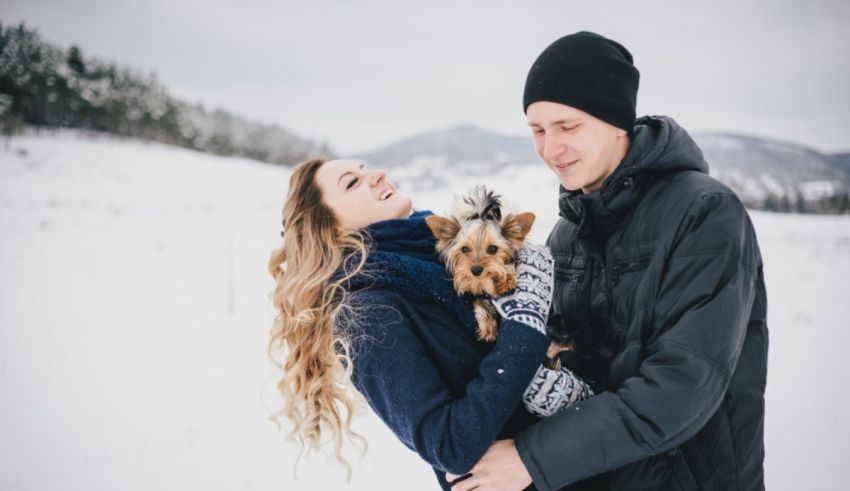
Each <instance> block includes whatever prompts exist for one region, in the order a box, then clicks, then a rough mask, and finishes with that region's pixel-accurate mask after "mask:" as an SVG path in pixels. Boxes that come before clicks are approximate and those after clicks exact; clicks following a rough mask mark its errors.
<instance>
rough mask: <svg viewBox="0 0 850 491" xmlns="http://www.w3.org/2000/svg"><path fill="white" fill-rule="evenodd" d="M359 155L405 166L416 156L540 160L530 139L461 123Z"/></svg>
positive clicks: (477, 161) (487, 161)
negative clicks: (460, 124) (461, 124)
mask: <svg viewBox="0 0 850 491" xmlns="http://www.w3.org/2000/svg"><path fill="white" fill-rule="evenodd" d="M358 158H361V159H364V160H367V161H370V162H375V163H380V164H381V165H382V166H385V167H398V166H404V165H407V164H408V163H410V162H411V161H414V160H416V159H423V158H445V159H448V160H450V161H451V162H453V163H456V164H461V163H468V164H472V165H473V166H474V167H476V168H477V167H478V166H479V165H486V166H487V167H490V166H503V165H506V164H532V163H536V162H539V161H540V158H539V157H538V156H537V154H535V153H534V147H533V146H532V144H531V139H530V138H527V137H522V136H507V135H503V134H500V133H495V132H492V131H488V130H485V129H482V128H478V127H475V126H458V127H455V128H451V129H448V130H444V131H434V132H430V133H423V134H420V135H414V136H411V137H409V138H405V139H404V140H400V141H398V142H395V143H391V144H389V145H387V146H385V147H381V148H379V149H377V150H374V151H372V152H370V153H368V154H364V155H360V156H358Z"/></svg>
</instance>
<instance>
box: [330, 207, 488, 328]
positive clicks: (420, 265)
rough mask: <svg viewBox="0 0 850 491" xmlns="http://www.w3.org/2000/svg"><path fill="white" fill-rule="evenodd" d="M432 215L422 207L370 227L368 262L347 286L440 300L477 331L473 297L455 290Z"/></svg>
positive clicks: (423, 301)
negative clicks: (438, 247) (433, 230)
mask: <svg viewBox="0 0 850 491" xmlns="http://www.w3.org/2000/svg"><path fill="white" fill-rule="evenodd" d="M429 215H432V213H431V212H430V211H419V212H416V213H414V214H413V215H411V216H410V217H409V218H398V219H391V220H384V221H380V222H377V223H374V224H372V225H370V226H369V227H367V228H366V229H365V230H364V232H365V233H366V235H367V236H368V237H369V238H370V242H369V257H368V258H367V259H366V266H365V267H364V269H363V272H362V273H360V274H359V275H357V276H356V277H355V278H352V279H351V280H350V281H349V282H348V285H347V287H348V288H349V289H350V290H360V289H364V288H369V287H383V288H389V289H392V290H393V291H397V292H399V293H401V294H402V295H403V296H404V297H405V298H407V299H408V300H410V301H413V302H422V303H428V302H435V301H436V302H438V303H440V304H442V305H443V306H445V307H446V308H447V309H448V310H450V311H451V312H453V313H454V314H455V316H456V317H457V318H458V319H459V320H460V321H461V322H463V324H464V325H466V326H467V327H469V329H471V330H472V331H473V332H477V329H478V324H477V323H476V321H475V315H474V314H473V310H472V300H473V297H472V296H470V295H458V294H457V293H456V292H455V290H454V287H453V286H452V279H451V277H450V276H449V274H448V272H447V271H446V267H445V265H443V263H442V262H441V261H440V258H439V255H438V254H437V252H436V249H435V246H436V244H437V239H436V238H435V237H434V234H433V233H431V229H429V228H428V225H427V223H426V222H425V218H426V217H427V216H429Z"/></svg>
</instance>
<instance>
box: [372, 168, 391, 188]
mask: <svg viewBox="0 0 850 491" xmlns="http://www.w3.org/2000/svg"><path fill="white" fill-rule="evenodd" d="M386 176H387V173H386V172H385V171H383V170H380V169H378V170H373V171H372V175H370V176H369V182H370V183H371V184H372V186H377V185H378V184H380V183H381V182H383V180H384V178H385V177H386Z"/></svg>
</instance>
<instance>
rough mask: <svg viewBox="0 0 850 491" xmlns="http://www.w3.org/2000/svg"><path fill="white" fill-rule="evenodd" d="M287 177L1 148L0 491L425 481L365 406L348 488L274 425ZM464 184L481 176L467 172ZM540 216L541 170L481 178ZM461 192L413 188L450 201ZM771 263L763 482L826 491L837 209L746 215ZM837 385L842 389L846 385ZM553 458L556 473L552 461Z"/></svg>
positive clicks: (847, 235) (276, 171)
mask: <svg viewBox="0 0 850 491" xmlns="http://www.w3.org/2000/svg"><path fill="white" fill-rule="evenodd" d="M287 179H288V172H287V171H286V170H285V169H282V168H278V167H273V166H268V165H263V164H258V163H255V162H251V161H247V160H242V159H235V158H218V157H213V156H209V155H204V154H200V153H197V152H193V151H189V150H184V149H178V148H173V147H168V146H164V145H158V144H150V143H140V142H135V141H123V140H118V139H113V138H104V137H101V138H92V137H80V136H78V135H77V134H74V133H61V134H59V135H53V136H23V137H18V138H15V139H12V140H11V142H9V143H8V144H7V145H6V146H5V147H4V148H2V149H0V279H2V284H0V489H2V490H4V491H18V490H59V491H72V490H87V491H93V490H114V489H119V490H127V491H131V490H162V491H166V490H169V491H170V490H174V491H178V490H179V491H186V490H195V489H204V490H206V491H216V490H222V491H225V490H227V491H230V490H242V489H244V490H249V489H257V490H277V491H283V490H286V491H306V490H311V491H312V490H327V489H352V490H366V489H369V490H373V489H411V490H413V489H422V490H430V489H435V488H436V483H435V480H434V477H433V475H432V473H431V470H430V468H429V467H428V466H427V465H426V464H424V463H422V462H420V461H419V459H418V457H417V456H416V455H415V454H413V453H412V452H410V451H409V450H407V449H406V448H405V447H403V446H402V445H401V444H400V443H398V442H396V441H395V439H394V437H393V436H392V435H391V434H390V433H389V432H388V431H387V430H385V429H384V428H383V427H382V425H381V423H380V422H379V421H377V419H376V418H375V417H373V416H371V414H369V413H368V410H366V411H364V412H363V416H362V417H360V418H359V419H358V420H356V423H355V424H356V429H357V430H358V431H359V432H360V433H361V434H364V435H365V436H366V437H367V439H368V441H369V444H370V450H369V453H368V454H367V456H366V457H365V459H363V460H362V461H357V460H356V456H354V454H353V453H352V454H350V455H352V456H354V457H355V471H354V475H353V478H352V481H351V483H350V484H348V485H346V483H345V474H344V472H343V471H342V469H341V468H340V467H339V466H337V465H335V464H332V463H328V461H327V460H326V458H325V457H324V456H322V455H314V456H312V457H311V458H310V459H308V460H307V461H304V462H302V464H301V465H300V466H299V468H298V471H299V472H298V479H297V480H295V479H293V476H292V474H293V473H292V468H293V463H294V460H295V457H296V455H297V450H296V448H295V447H294V446H293V445H291V444H290V443H288V442H287V441H286V440H284V438H283V435H282V433H280V432H278V431H277V429H276V427H275V426H274V424H273V423H271V422H270V421H269V420H268V415H269V414H270V413H271V412H272V411H273V410H275V409H276V408H277V407H278V405H279V404H280V401H279V400H278V399H277V398H276V396H275V389H274V383H275V381H276V374H275V373H274V372H273V369H272V366H271V364H270V362H269V361H268V359H267V357H266V354H265V353H266V351H265V349H266V340H267V333H268V329H269V327H270V325H271V321H272V318H273V314H274V313H273V309H272V307H271V305H270V303H269V301H268V299H267V293H268V292H269V291H270V290H271V288H272V282H271V279H270V277H269V276H268V273H267V272H266V261H267V259H268V254H269V252H270V251H271V249H272V248H273V247H275V245H276V243H277V242H278V240H279V231H280V207H281V203H282V199H283V196H284V194H285V189H286V183H287ZM476 182H478V181H476ZM486 182H487V183H488V184H490V185H492V186H493V187H494V188H495V189H497V190H499V191H501V192H502V193H503V194H505V195H506V196H507V197H508V198H510V199H512V200H513V201H514V202H515V203H516V204H517V206H518V207H519V208H521V209H528V210H532V211H535V212H536V213H537V214H538V223H537V225H536V226H535V238H536V239H537V240H538V241H542V240H543V238H544V237H545V235H546V233H547V231H548V229H549V228H550V227H551V224H552V223H553V222H554V220H555V218H556V209H555V208H556V195H555V194H556V192H555V190H556V183H555V181H554V180H553V178H552V177H550V176H549V175H548V171H547V170H546V169H545V168H544V167H543V166H542V165H541V166H538V167H535V168H524V169H522V170H518V169H506V170H505V171H504V172H502V173H501V174H499V175H497V176H493V177H492V178H491V179H489V180H488V181H486ZM471 184H473V182H471V181H470V180H469V179H461V180H459V181H458V182H457V183H456V185H455V187H454V189H451V190H448V189H447V190H439V191H429V192H418V193H416V195H415V196H414V203H415V205H416V206H417V207H419V208H431V209H434V210H435V211H438V212H439V211H443V209H444V208H445V207H446V206H447V203H448V198H449V197H450V196H451V195H452V194H453V193H454V192H461V191H464V190H465V189H467V188H468V187H469V186H470V185H471ZM752 216H753V219H754V222H755V225H756V228H757V231H758V234H759V240H760V243H761V247H762V252H763V255H764V258H765V263H766V268H765V269H766V271H765V274H766V277H767V283H768V302H769V326H770V336H771V338H770V360H769V363H770V368H769V380H768V389H767V390H768V393H767V424H766V437H765V438H766V451H767V460H766V473H767V487H768V489H771V490H796V489H807V490H816V489H824V490H827V489H839V488H841V487H842V486H846V483H847V482H850V466H848V465H846V463H845V462H843V458H844V457H843V456H844V455H846V454H845V453H844V450H845V447H844V445H845V442H847V441H848V440H850V426H848V425H850V416H848V414H850V391H848V390H847V388H846V387H847V382H846V380H845V377H846V375H847V374H848V368H850V357H848V355H847V354H846V353H845V349H846V348H847V346H848V345H850V288H848V286H847V281H848V280H850V217H847V216H844V217H820V216H799V215H780V214H768V213H757V212H755V213H752ZM841 387H845V388H844V389H842V388H841ZM565 465H569V464H568V462H565Z"/></svg>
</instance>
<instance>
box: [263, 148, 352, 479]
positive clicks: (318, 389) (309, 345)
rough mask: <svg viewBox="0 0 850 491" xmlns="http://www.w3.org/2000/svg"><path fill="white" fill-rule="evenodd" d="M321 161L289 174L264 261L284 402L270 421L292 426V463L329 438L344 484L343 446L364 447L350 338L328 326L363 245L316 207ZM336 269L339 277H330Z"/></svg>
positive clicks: (340, 307)
mask: <svg viewBox="0 0 850 491" xmlns="http://www.w3.org/2000/svg"><path fill="white" fill-rule="evenodd" d="M326 161H327V160H326V159H321V158H320V159H311V160H307V161H304V162H302V163H300V164H298V165H297V166H296V167H295V169H294V170H293V172H292V176H291V177H290V180H289V191H288V194H287V197H286V202H285V203H284V206H283V225H284V228H283V233H282V234H281V236H282V239H283V240H282V245H281V246H280V248H278V249H275V250H274V251H272V254H271V258H270V259H269V264H268V269H269V273H271V275H272V277H274V279H275V282H276V283H277V285H276V287H275V289H274V291H273V292H272V293H271V294H270V297H271V300H272V303H273V304H274V306H275V309H276V310H277V315H276V317H275V320H274V325H273V327H272V329H271V333H270V339H269V345H268V355H269V357H270V358H271V360H272V362H273V363H274V364H275V366H277V367H278V368H279V369H280V370H281V378H280V380H279V382H278V384H277V388H278V390H279V391H280V393H281V394H282V395H283V400H284V403H283V407H282V408H281V409H280V410H278V411H277V412H275V413H274V414H272V415H271V419H272V420H273V421H274V422H275V423H277V424H278V427H280V421H279V420H280V419H282V418H283V417H285V418H286V419H288V420H289V422H290V423H291V424H292V426H293V428H292V431H291V432H290V433H289V437H290V438H291V439H292V440H295V441H297V442H298V443H299V444H300V447H301V449H300V452H299V455H298V460H300V459H301V456H302V455H303V454H304V451H305V448H306V449H307V450H308V451H309V450H318V449H320V448H321V447H323V446H324V445H325V444H326V443H327V442H323V441H322V437H323V435H326V434H328V433H329V434H330V436H331V440H332V442H333V447H332V449H333V454H332V455H333V457H335V458H336V460H337V461H339V462H340V463H341V464H342V465H344V466H345V468H346V470H347V473H348V476H349V478H350V476H351V465H350V464H349V463H348V461H347V460H346V459H345V458H344V457H343V456H342V449H343V445H344V443H345V440H346V439H348V440H349V441H352V442H353V443H357V444H359V446H360V447H361V448H362V452H363V453H365V452H366V448H367V446H366V441H365V439H363V438H362V437H361V436H360V435H358V434H357V433H355V432H354V431H352V429H351V418H352V414H353V412H354V410H355V403H354V398H355V395H354V394H355V393H354V389H353V386H352V385H351V382H350V378H351V370H352V366H353V365H352V360H351V339H350V338H349V336H348V335H347V334H346V333H345V332H344V330H334V322H335V320H338V319H340V318H341V317H342V316H347V314H348V312H347V309H350V307H348V306H347V295H348V293H347V292H346V290H345V288H344V286H343V285H344V283H345V282H346V281H348V280H349V279H350V278H351V277H353V276H354V275H356V274H358V273H359V272H361V270H362V269H363V267H364V264H365V261H366V256H367V249H368V246H367V245H366V237H365V236H364V235H363V234H361V233H359V232H346V231H343V230H341V229H340V228H339V226H338V225H337V221H336V218H335V217H334V215H333V213H332V212H331V210H330V209H329V208H328V207H327V206H326V205H325V204H324V203H323V202H322V195H321V191H320V190H319V188H318V186H317V185H316V182H315V177H316V172H317V171H318V170H319V168H320V167H321V166H322V165H323V164H324V163H325V162H326ZM343 266H345V267H343ZM341 269H342V271H343V274H340V275H337V276H334V275H335V273H336V272H337V271H339V270H341ZM298 460H296V464H295V465H296V466H297V462H298Z"/></svg>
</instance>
